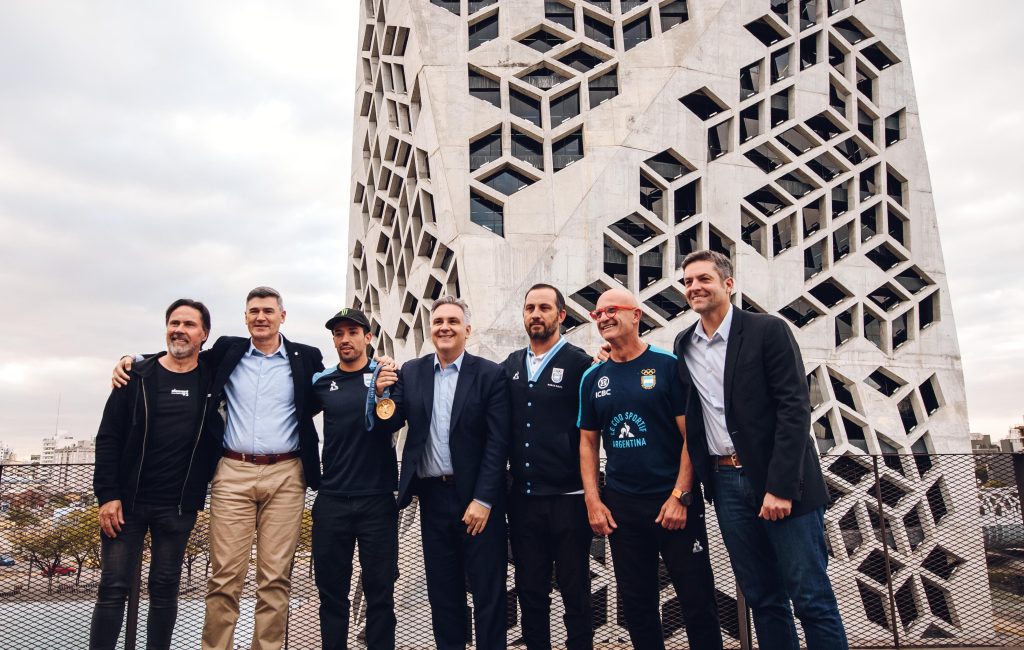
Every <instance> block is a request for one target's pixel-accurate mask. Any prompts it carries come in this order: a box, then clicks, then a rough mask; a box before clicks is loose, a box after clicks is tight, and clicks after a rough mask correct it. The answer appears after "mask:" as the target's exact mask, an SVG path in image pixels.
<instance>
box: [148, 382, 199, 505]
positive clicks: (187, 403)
mask: <svg viewBox="0 0 1024 650" xmlns="http://www.w3.org/2000/svg"><path fill="white" fill-rule="evenodd" d="M155 368H156V371H155V372H154V373H153V376H152V379H151V381H154V382H155V384H156V390H155V391H154V390H151V391H150V392H149V394H150V395H155V399H154V400H153V403H151V404H150V405H149V408H150V409H152V411H153V418H152V422H153V425H152V427H150V429H149V431H148V433H147V434H146V443H145V451H144V454H145V456H144V458H143V461H142V480H141V483H140V485H139V492H138V495H137V496H136V501H137V502H140V503H150V504H157V505H173V504H177V503H178V502H179V501H180V500H181V489H182V487H183V486H184V485H185V475H186V474H187V473H188V465H189V461H190V460H191V458H192V449H193V447H194V446H195V442H196V436H197V435H198V433H199V415H200V411H201V409H202V406H203V396H202V395H200V394H199V393H200V391H199V368H196V369H194V370H192V371H190V372H171V371H170V370H168V369H166V368H164V367H163V365H161V364H160V363H157V364H155Z"/></svg>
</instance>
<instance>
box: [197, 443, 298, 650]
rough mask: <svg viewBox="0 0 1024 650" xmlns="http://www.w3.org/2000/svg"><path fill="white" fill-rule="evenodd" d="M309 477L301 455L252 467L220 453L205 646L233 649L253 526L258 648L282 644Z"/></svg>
mask: <svg viewBox="0 0 1024 650" xmlns="http://www.w3.org/2000/svg"><path fill="white" fill-rule="evenodd" d="M305 496H306V482H305V479H304V477H303V474H302V464H301V461H300V460H299V459H298V458H293V459H291V460H286V461H282V462H280V463H275V464H273V465H254V464H252V463H245V462H242V461H240V460H234V459H231V458H221V459H220V463H219V464H218V465H217V472H216V474H215V475H214V477H213V483H212V491H211V495H210V558H211V571H212V573H211V575H210V582H209V585H208V587H207V592H206V621H205V622H204V624H203V650H232V649H233V648H234V647H235V646H234V635H235V623H236V622H237V621H238V600H239V597H240V596H241V594H242V585H243V584H244V582H245V575H246V573H247V572H248V570H249V558H250V556H251V553H252V535H253V531H255V532H256V624H255V628H254V630H253V638H252V645H251V646H250V647H251V648H252V649H253V650H278V649H279V648H281V646H282V645H283V644H284V635H285V627H286V625H287V622H288V591H289V588H290V587H291V566H292V559H293V557H294V555H295V546H296V544H297V543H298V541H299V532H300V529H301V525H302V509H303V503H304V501H305Z"/></svg>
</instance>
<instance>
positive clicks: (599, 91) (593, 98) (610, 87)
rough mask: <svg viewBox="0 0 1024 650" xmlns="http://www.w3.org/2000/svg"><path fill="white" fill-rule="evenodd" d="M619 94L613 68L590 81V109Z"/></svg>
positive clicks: (617, 78)
mask: <svg viewBox="0 0 1024 650" xmlns="http://www.w3.org/2000/svg"><path fill="white" fill-rule="evenodd" d="M618 94H619V75H618V71H617V70H616V69H615V68H612V69H611V70H610V71H608V72H606V73H605V74H603V75H601V76H600V77H595V78H594V79H591V80H590V107H591V108H593V107H595V106H598V105H600V104H603V103H605V102H606V101H608V100H609V99H612V98H613V97H616V96H617V95H618Z"/></svg>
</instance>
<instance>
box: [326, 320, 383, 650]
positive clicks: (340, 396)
mask: <svg viewBox="0 0 1024 650" xmlns="http://www.w3.org/2000/svg"><path fill="white" fill-rule="evenodd" d="M326 327H327V329H328V330H330V331H331V334H332V335H333V341H334V347H335V349H336V350H337V351H338V365H337V366H335V367H333V368H330V369H328V370H324V371H323V372H321V373H318V374H317V375H316V376H314V377H313V394H314V399H315V401H314V410H321V411H323V414H324V423H323V441H324V446H323V479H322V480H321V483H320V490H319V493H318V494H317V497H316V501H315V502H314V504H313V561H314V562H315V566H316V586H317V589H319V591H320V636H321V638H322V640H323V647H324V648H325V649H327V648H330V649H332V650H333V649H341V648H347V647H348V624H349V620H350V615H349V608H350V604H349V599H348V594H349V588H350V586H351V582H352V556H353V552H354V550H355V544H356V541H358V542H359V564H360V566H361V568H362V576H363V578H362V583H363V584H362V586H363V592H364V593H365V594H366V645H367V647H368V648H370V650H379V649H380V650H392V649H393V648H394V647H395V600H394V585H395V575H396V571H397V568H398V507H397V506H396V505H395V497H394V490H395V485H396V484H397V483H398V463H397V459H396V457H395V449H394V447H393V446H392V444H391V443H392V436H393V434H394V433H395V432H396V431H397V430H398V429H399V428H401V426H402V423H401V421H400V420H399V419H397V418H390V419H389V418H388V417H387V415H388V412H387V409H388V403H389V402H391V400H381V401H380V402H379V403H378V404H377V405H376V408H377V412H378V413H379V414H380V417H379V418H376V421H374V419H367V418H366V416H365V413H364V409H365V406H366V404H367V401H368V399H372V397H371V396H370V395H368V393H372V390H373V389H372V388H371V386H372V384H373V377H374V374H375V368H377V367H380V368H383V367H393V364H392V363H391V362H390V361H383V362H382V364H381V365H380V366H376V365H375V364H371V362H370V361H369V358H368V354H367V350H368V348H369V345H370V340H371V339H372V338H373V335H372V334H371V333H370V321H369V320H368V319H367V318H366V315H365V314H363V312H361V311H359V310H358V309H342V310H341V311H339V312H338V313H337V314H336V315H335V316H334V317H332V318H331V319H330V320H328V321H327V323H326ZM377 372H379V371H377ZM391 410H392V412H393V410H394V402H391Z"/></svg>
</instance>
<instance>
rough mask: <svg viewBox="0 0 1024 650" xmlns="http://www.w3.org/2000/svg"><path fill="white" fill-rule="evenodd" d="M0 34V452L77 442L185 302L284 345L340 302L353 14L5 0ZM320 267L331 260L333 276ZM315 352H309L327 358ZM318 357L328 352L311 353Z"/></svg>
mask: <svg viewBox="0 0 1024 650" xmlns="http://www.w3.org/2000/svg"><path fill="white" fill-rule="evenodd" d="M4 13H5V16H4V22H3V24H2V25H0V78H3V79H4V85H3V86H2V87H0V230H2V232H3V233H4V237H3V238H2V240H0V258H2V259H3V260H4V264H3V266H2V267H0V282H2V285H3V287H4V296H5V299H6V303H7V307H8V309H9V310H10V312H9V314H8V315H9V318H8V319H6V323H5V326H4V329H3V337H2V340H0V358H3V359H4V365H3V366H2V367H0V374H2V379H0V390H2V391H3V394H2V395H0V413H2V415H0V441H3V442H4V443H7V444H13V445H14V446H15V448H16V449H18V450H19V451H21V452H22V453H28V452H30V451H33V450H38V447H39V439H40V438H41V437H42V436H43V435H49V434H52V432H53V430H54V426H55V418H56V404H57V396H58V394H60V395H61V396H62V397H61V403H62V406H61V417H60V421H61V427H62V428H67V429H69V430H70V431H71V432H72V434H73V435H76V436H82V437H85V436H89V435H92V433H94V432H95V429H96V426H97V424H98V421H99V415H100V412H101V410H102V405H103V402H104V399H105V397H106V394H107V392H108V390H109V389H108V383H107V377H108V376H109V372H110V368H111V365H112V364H113V362H114V360H116V358H117V357H119V356H120V355H121V354H122V353H124V352H127V351H136V350H138V351H141V350H155V349H160V348H162V347H163V326H162V322H161V318H162V314H163V309H164V307H165V306H166V305H167V304H168V303H170V302H171V301H172V300H173V299H175V298H177V297H179V296H182V295H188V296H192V297H195V298H199V299H201V300H204V301H205V302H207V304H208V305H209V306H210V307H211V309H212V311H213V322H214V335H218V334H224V333H234V334H241V333H244V327H243V324H242V318H241V312H242V308H243V301H244V296H245V293H246V292H247V291H248V290H249V289H250V288H252V287H253V286H256V285H257V284H269V285H272V286H275V287H276V288H278V289H279V290H281V291H282V293H283V294H284V295H285V299H286V304H287V306H290V307H292V310H291V313H290V314H289V319H288V323H287V324H286V327H285V333H286V335H288V336H290V337H292V338H295V339H299V340H305V341H308V342H311V343H313V344H325V347H327V345H326V344H327V343H328V341H327V338H326V336H325V335H324V333H323V329H322V322H323V320H325V319H326V317H327V316H328V315H329V314H331V313H334V311H336V310H337V309H338V307H339V306H340V305H341V304H342V303H343V302H344V282H345V268H346V266H347V265H346V264H345V263H343V255H344V251H345V250H346V248H347V244H346V239H347V223H346V220H347V213H348V201H349V198H348V187H349V180H348V179H349V164H350V158H351V153H350V150H349V142H350V140H351V135H350V134H351V122H352V108H351V97H350V95H351V89H352V88H353V87H354V77H353V74H354V65H352V64H351V63H350V62H351V61H352V60H353V58H354V56H353V55H354V54H355V34H354V32H353V33H352V34H348V32H349V31H353V30H352V26H353V25H355V24H357V19H358V5H357V4H356V3H349V2H344V3H339V2H333V1H323V2H309V3H303V4H302V5H301V6H294V7H293V6H291V5H286V4H282V3H276V2H270V1H266V2H249V3H244V4H242V3H236V4H233V5H226V4H220V3H201V2H184V3H147V4H145V5H140V4H131V3H112V2H102V1H101V2H97V3H90V4H89V5H88V6H85V5H81V4H80V3H71V2H67V3H44V4H39V3H32V2H14V3H8V4H7V5H5V12H4ZM339 262H341V263H339ZM328 351H329V350H328ZM328 358H330V357H328Z"/></svg>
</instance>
